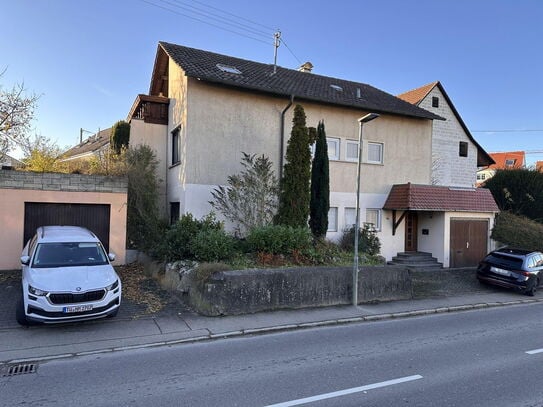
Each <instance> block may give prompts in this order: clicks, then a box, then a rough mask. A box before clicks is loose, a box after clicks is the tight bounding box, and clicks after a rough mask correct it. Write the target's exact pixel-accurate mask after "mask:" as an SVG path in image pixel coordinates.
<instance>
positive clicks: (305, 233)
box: [246, 225, 311, 255]
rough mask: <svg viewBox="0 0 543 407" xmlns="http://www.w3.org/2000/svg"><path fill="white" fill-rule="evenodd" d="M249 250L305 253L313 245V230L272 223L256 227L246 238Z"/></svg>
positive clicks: (273, 252)
mask: <svg viewBox="0 0 543 407" xmlns="http://www.w3.org/2000/svg"><path fill="white" fill-rule="evenodd" d="M246 244H247V247H248V249H249V251H251V252H254V253H258V252H264V253H270V254H285V255H286V254H292V253H293V252H294V251H298V252H301V253H305V252H306V251H307V250H308V249H309V248H310V247H311V232H310V230H309V229H308V228H307V227H297V228H295V227H292V226H284V225H270V226H263V227H259V228H254V229H252V230H251V231H250V232H249V235H248V236H247V239H246Z"/></svg>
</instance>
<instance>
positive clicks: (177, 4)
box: [155, 0, 270, 38]
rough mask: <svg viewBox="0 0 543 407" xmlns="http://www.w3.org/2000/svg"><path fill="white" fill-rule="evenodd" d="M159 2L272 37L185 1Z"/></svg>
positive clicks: (267, 33)
mask: <svg viewBox="0 0 543 407" xmlns="http://www.w3.org/2000/svg"><path fill="white" fill-rule="evenodd" d="M155 1H156V0H155ZM158 1H161V2H162V3H166V4H168V5H170V6H173V7H177V8H180V9H182V10H186V11H188V12H189V13H194V14H196V15H200V16H202V17H205V18H208V19H210V20H213V21H217V22H218V23H220V24H226V25H228V26H231V27H235V28H237V29H241V30H245V31H248V32H250V33H251V34H254V35H259V36H262V37H265V38H269V37H270V33H269V32H268V31H262V30H260V29H256V28H254V27H251V26H249V25H247V24H243V23H240V22H237V21H235V20H233V19H231V18H229V17H224V16H221V15H219V14H216V13H212V12H210V11H207V10H204V9H202V8H200V7H196V6H193V5H192V4H187V3H185V2H183V1H180V0H177V1H176V0H172V1H167V0H158ZM253 25H257V24H255V23H253Z"/></svg>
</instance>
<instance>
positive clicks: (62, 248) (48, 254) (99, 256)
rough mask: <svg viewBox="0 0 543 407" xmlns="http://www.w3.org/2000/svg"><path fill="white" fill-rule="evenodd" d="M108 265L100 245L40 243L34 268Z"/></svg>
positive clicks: (33, 263)
mask: <svg viewBox="0 0 543 407" xmlns="http://www.w3.org/2000/svg"><path fill="white" fill-rule="evenodd" d="M107 263H108V259H107V257H106V254H105V252H104V250H103V249H102V246H101V245H100V244H99V243H93V242H92V243H40V244H39V245H38V247H37V248H36V254H35V255H34V260H33V262H32V267H35V268H48V267H73V266H99V265H104V264H107Z"/></svg>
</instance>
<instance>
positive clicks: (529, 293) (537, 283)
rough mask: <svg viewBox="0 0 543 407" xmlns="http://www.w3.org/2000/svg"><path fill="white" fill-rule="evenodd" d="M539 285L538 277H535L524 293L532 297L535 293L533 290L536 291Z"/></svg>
mask: <svg viewBox="0 0 543 407" xmlns="http://www.w3.org/2000/svg"><path fill="white" fill-rule="evenodd" d="M538 286H539V278H536V280H535V281H534V284H533V285H532V286H531V287H530V288H529V289H528V290H526V295H528V296H530V297H533V296H534V295H535V292H536V291H537V287H538Z"/></svg>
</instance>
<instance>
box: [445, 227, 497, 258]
mask: <svg viewBox="0 0 543 407" xmlns="http://www.w3.org/2000/svg"><path fill="white" fill-rule="evenodd" d="M450 243H451V251H450V260H451V261H450V267H473V266H476V265H477V264H478V263H479V261H481V260H482V258H483V257H484V256H485V255H486V253H487V247H488V220H464V219H463V220H459V219H452V220H451V242H450Z"/></svg>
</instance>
